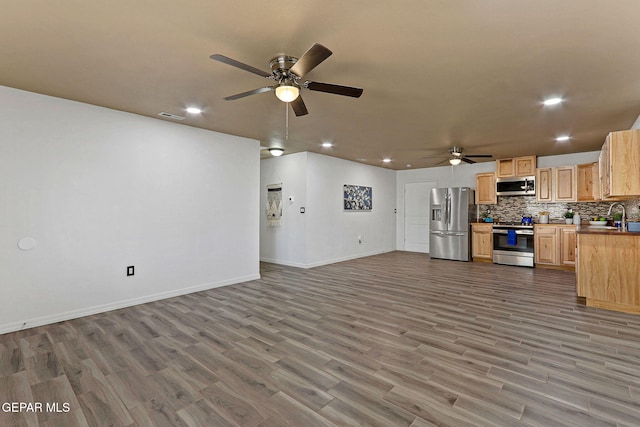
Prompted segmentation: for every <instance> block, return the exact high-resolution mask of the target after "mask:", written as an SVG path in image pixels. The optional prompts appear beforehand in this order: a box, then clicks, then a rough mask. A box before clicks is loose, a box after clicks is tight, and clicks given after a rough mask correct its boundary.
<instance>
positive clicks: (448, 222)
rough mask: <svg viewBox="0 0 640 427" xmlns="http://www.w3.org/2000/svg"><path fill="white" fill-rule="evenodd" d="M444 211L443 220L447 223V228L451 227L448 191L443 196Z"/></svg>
mask: <svg viewBox="0 0 640 427" xmlns="http://www.w3.org/2000/svg"><path fill="white" fill-rule="evenodd" d="M444 206H445V208H444V212H445V218H444V221H445V222H446V223H447V229H449V228H451V196H450V195H449V193H447V195H446V196H445V204H444Z"/></svg>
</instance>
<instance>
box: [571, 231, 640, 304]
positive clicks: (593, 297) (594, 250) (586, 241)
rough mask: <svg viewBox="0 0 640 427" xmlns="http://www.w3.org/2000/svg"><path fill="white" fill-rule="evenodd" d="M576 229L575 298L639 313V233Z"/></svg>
mask: <svg viewBox="0 0 640 427" xmlns="http://www.w3.org/2000/svg"><path fill="white" fill-rule="evenodd" d="M576 232H577V255H578V256H577V267H576V292H577V294H578V298H579V301H581V302H584V303H585V304H586V305H587V306H590V307H598V308H606V309H609V310H617V311H624V312H627V313H637V314H640V262H638V261H639V260H640V233H632V232H627V231H619V230H615V229H609V228H601V227H587V226H579V227H577V230H576Z"/></svg>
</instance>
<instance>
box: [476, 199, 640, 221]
mask: <svg viewBox="0 0 640 427" xmlns="http://www.w3.org/2000/svg"><path fill="white" fill-rule="evenodd" d="M611 203H613V202H563V203H543V202H538V201H536V198H535V197H534V196H500V197H498V204H496V205H478V216H479V217H480V216H481V214H482V212H486V211H487V209H489V210H491V214H490V216H491V217H493V218H498V219H499V220H500V221H505V222H511V221H515V222H519V221H520V220H521V219H522V217H523V216H527V215H531V217H532V218H533V220H534V222H539V214H540V212H542V211H547V212H549V220H550V221H551V222H560V221H564V213H565V212H566V211H567V209H573V212H574V213H577V214H580V217H581V218H582V220H583V221H585V220H588V219H589V217H594V216H596V215H597V216H607V212H608V211H609V206H611ZM622 203H623V204H624V205H625V209H626V211H627V218H629V219H631V218H636V219H638V218H639V216H640V207H639V206H640V199H632V200H625V201H624V202H622ZM620 211H621V209H620V208H617V207H616V208H614V210H613V212H620Z"/></svg>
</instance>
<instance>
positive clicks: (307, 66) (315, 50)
mask: <svg viewBox="0 0 640 427" xmlns="http://www.w3.org/2000/svg"><path fill="white" fill-rule="evenodd" d="M332 53H333V52H331V51H330V50H329V49H327V48H326V47H324V46H322V45H321V44H318V43H316V44H314V45H313V46H311V47H310V48H309V50H307V51H306V52H305V53H304V54H303V55H302V56H301V57H300V59H298V61H297V62H296V63H295V64H293V66H292V67H291V69H290V70H289V71H291V72H292V73H293V74H295V75H296V76H298V77H302V76H304V75H305V74H307V73H308V72H309V71H311V70H313V69H314V68H316V67H317V66H318V65H319V64H320V63H321V62H322V61H324V60H325V59H327V58H328V57H330V56H331V54H332Z"/></svg>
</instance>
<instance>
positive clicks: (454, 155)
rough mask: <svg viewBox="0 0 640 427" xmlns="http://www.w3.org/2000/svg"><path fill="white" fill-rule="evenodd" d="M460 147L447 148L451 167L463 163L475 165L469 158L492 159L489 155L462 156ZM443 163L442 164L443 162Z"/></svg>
mask: <svg viewBox="0 0 640 427" xmlns="http://www.w3.org/2000/svg"><path fill="white" fill-rule="evenodd" d="M462 150H463V148H462V147H451V148H449V150H448V151H449V163H450V164H452V165H453V166H456V165H459V164H460V162H465V163H470V164H473V163H476V161H475V160H471V159H470V157H475V158H492V157H493V155H491V154H462ZM443 163H444V162H443Z"/></svg>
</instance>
